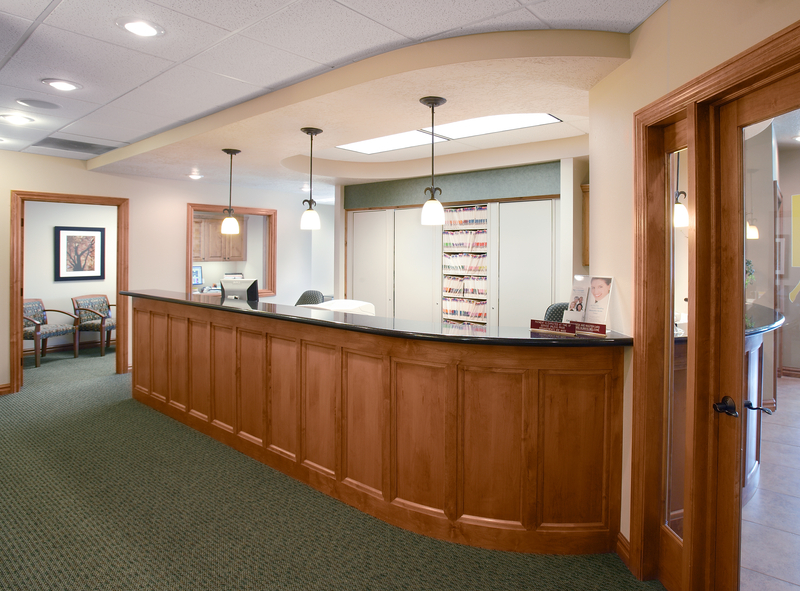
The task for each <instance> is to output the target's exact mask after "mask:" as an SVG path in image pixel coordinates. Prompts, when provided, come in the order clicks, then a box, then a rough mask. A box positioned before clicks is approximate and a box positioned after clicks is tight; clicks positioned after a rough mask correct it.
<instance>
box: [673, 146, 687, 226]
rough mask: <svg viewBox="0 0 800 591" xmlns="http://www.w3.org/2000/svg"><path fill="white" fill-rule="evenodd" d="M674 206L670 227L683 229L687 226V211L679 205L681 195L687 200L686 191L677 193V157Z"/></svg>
mask: <svg viewBox="0 0 800 591" xmlns="http://www.w3.org/2000/svg"><path fill="white" fill-rule="evenodd" d="M675 168H676V170H675V205H673V206H672V225H673V226H675V227H676V228H685V227H687V226H688V225H689V210H688V209H686V205H684V204H683V203H681V201H680V199H681V195H683V197H684V200H686V199H688V197H687V196H686V191H678V186H679V184H680V182H681V156H680V154H678V155H677V164H676V165H675Z"/></svg>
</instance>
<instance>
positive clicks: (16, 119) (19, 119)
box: [0, 115, 33, 125]
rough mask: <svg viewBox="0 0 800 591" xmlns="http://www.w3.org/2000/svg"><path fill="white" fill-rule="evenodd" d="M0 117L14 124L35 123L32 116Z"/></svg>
mask: <svg viewBox="0 0 800 591" xmlns="http://www.w3.org/2000/svg"><path fill="white" fill-rule="evenodd" d="M0 119H2V120H3V121H7V122H8V123H11V124H12V125H27V124H28V123H33V119H31V118H30V117H23V116H22V115H0Z"/></svg>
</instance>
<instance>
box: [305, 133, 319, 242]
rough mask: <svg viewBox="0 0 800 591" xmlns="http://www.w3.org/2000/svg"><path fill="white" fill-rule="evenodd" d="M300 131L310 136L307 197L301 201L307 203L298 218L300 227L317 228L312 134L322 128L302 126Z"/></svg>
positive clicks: (317, 217)
mask: <svg viewBox="0 0 800 591" xmlns="http://www.w3.org/2000/svg"><path fill="white" fill-rule="evenodd" d="M300 131H302V132H303V133H306V134H308V137H309V138H311V152H310V155H309V157H308V199H303V203H308V209H307V210H305V211H304V212H303V215H302V217H301V218H300V229H301V230H319V226H320V223H319V214H318V213H317V212H316V211H314V206H315V205H316V204H317V202H316V201H314V194H313V192H312V189H313V183H314V176H313V174H314V136H315V135H319V134H321V133H322V130H321V129H319V128H317V127H303V128H301V129H300Z"/></svg>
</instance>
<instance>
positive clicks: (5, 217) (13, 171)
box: [0, 151, 311, 384]
mask: <svg viewBox="0 0 800 591" xmlns="http://www.w3.org/2000/svg"><path fill="white" fill-rule="evenodd" d="M234 181H235V179H234ZM226 185H227V183H225V184H220V185H214V184H210V183H204V182H202V181H189V180H187V181H168V180H164V179H156V178H149V177H134V176H121V175H111V174H103V173H100V172H89V171H87V170H86V169H85V168H84V163H83V162H82V161H78V160H69V159H65V158H54V157H51V156H37V155H33V154H21V153H18V152H8V151H0V194H2V195H5V196H6V197H5V202H6V204H5V206H4V207H0V227H2V228H6V231H5V233H4V234H5V236H6V239H5V240H2V241H0V384H7V383H8V382H9V380H10V377H9V376H10V373H9V365H8V364H9V345H8V340H9V338H8V337H9V312H8V309H9V295H8V293H9V283H8V282H9V257H10V253H9V240H8V236H9V232H8V227H9V215H10V207H9V201H8V200H9V198H10V194H11V191H14V190H17V191H39V192H49V193H67V194H77V195H100V196H105V197H125V198H128V199H130V270H129V285H130V288H131V289H166V290H175V291H183V290H184V289H185V273H186V204H187V203H213V204H217V205H219V204H226V202H227V197H228V195H227V193H228V187H227V186H226ZM301 201H302V197H300V196H293V195H286V194H282V193H276V192H271V191H269V190H261V189H251V188H238V189H237V188H236V186H235V182H234V190H233V206H234V209H235V208H236V206H237V205H240V206H243V207H263V208H271V209H277V210H278V214H277V215H278V229H277V235H278V248H277V258H278V266H277V295H276V296H275V297H274V298H269V301H270V302H273V303H279V304H294V302H295V301H297V298H298V297H299V296H300V294H301V293H302V292H303V291H304V290H306V289H308V285H309V283H310V281H311V232H307V231H301V230H300V215H301V214H302V212H303V209H305V207H304V206H303V204H302V203H301ZM42 239H43V240H51V241H52V230H51V234H50V235H45V236H44V237H43V238H42ZM81 285H83V284H81ZM76 287H77V286H76ZM37 297H42V298H46V297H47V296H46V294H45V295H39V296H37Z"/></svg>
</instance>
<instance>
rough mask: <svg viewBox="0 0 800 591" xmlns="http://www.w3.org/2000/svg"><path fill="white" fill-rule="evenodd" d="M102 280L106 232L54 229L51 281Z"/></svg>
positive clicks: (61, 227)
mask: <svg viewBox="0 0 800 591" xmlns="http://www.w3.org/2000/svg"><path fill="white" fill-rule="evenodd" d="M105 278H106V229H105V228H76V227H71V226H56V227H55V280H56V281H92V280H101V279H105Z"/></svg>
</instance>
